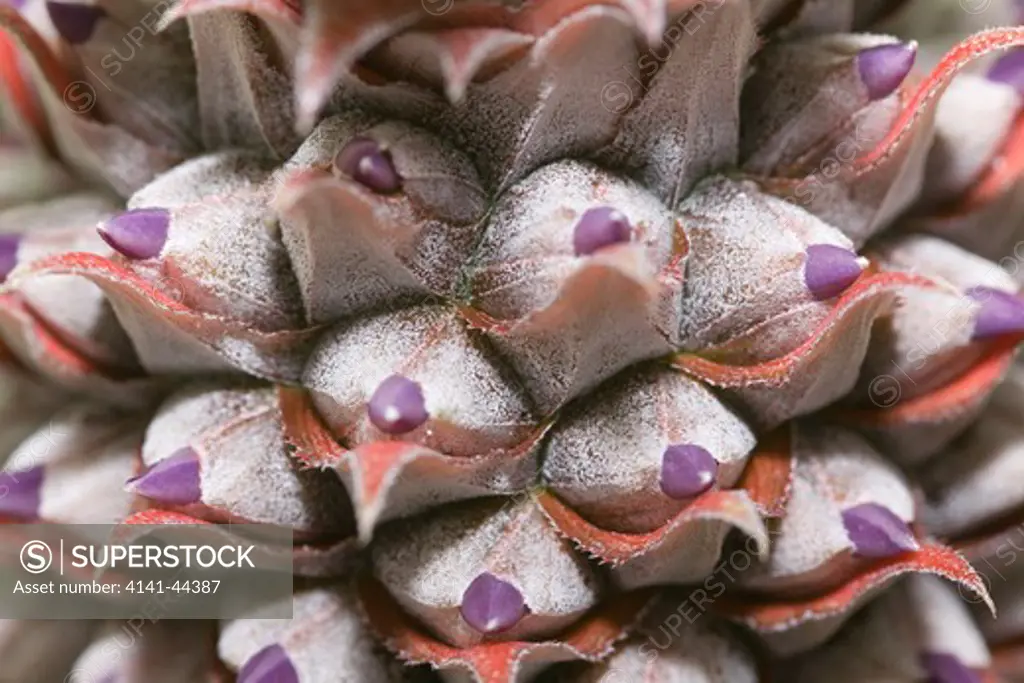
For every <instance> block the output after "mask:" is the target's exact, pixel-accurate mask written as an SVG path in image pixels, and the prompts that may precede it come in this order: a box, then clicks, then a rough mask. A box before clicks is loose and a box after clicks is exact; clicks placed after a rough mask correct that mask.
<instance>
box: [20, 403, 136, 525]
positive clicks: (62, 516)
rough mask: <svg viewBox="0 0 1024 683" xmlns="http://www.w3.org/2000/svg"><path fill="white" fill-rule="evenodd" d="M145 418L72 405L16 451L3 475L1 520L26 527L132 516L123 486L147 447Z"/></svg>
mask: <svg viewBox="0 0 1024 683" xmlns="http://www.w3.org/2000/svg"><path fill="white" fill-rule="evenodd" d="M143 426H144V419H140V417H139V416H138V415H132V414H127V415H126V414H123V413H119V412H117V411H113V410H111V409H109V408H105V407H102V406H88V405H72V406H71V407H69V408H66V409H65V410H63V411H61V412H60V413H58V414H57V415H55V416H54V417H53V418H52V419H51V420H49V421H48V422H47V424H46V425H45V426H42V427H41V428H40V429H38V430H37V431H36V432H34V433H33V434H32V435H31V436H29V437H28V438H27V439H25V440H24V441H23V442H22V443H21V444H20V445H19V446H18V447H17V448H16V449H14V452H13V453H11V455H10V457H9V458H8V459H7V462H6V464H5V465H4V467H3V471H2V473H0V486H3V490H4V496H3V497H2V498H0V517H2V518H3V519H4V520H7V521H14V522H18V523H21V524H26V523H31V522H37V521H46V522H54V523H79V524H114V523H117V522H120V521H121V519H123V518H124V517H125V516H127V515H128V512H129V509H130V506H131V498H132V497H131V494H129V493H127V492H125V491H124V490H123V482H124V480H125V479H127V478H128V477H129V476H130V475H131V474H132V470H133V469H134V466H135V462H136V460H137V458H138V451H139V448H140V447H141V445H142V430H143Z"/></svg>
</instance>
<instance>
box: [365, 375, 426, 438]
mask: <svg viewBox="0 0 1024 683" xmlns="http://www.w3.org/2000/svg"><path fill="white" fill-rule="evenodd" d="M367 412H368V413H369V415H370V422H372V423H373V425H374V426H375V427H376V428H377V429H379V430H381V431H382V432H385V433H387V434H405V433H406V432H411V431H412V430H414V429H416V428H417V427H419V426H420V425H421V424H423V423H424V422H426V421H427V418H428V417H430V415H429V414H428V413H427V406H426V401H425V399H424V398H423V389H422V388H421V387H420V385H419V384H417V383H416V382H414V381H412V380H411V379H408V378H407V377H402V376H401V375H391V376H390V377H388V378H387V379H385V380H384V381H383V382H381V383H380V384H379V385H378V386H377V390H376V391H375V392H373V396H371V397H370V402H369V404H368V405H367Z"/></svg>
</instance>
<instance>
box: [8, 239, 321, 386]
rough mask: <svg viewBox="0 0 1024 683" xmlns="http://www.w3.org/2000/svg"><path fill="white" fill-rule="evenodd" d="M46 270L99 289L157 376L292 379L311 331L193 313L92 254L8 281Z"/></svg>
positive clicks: (52, 261)
mask: <svg viewBox="0 0 1024 683" xmlns="http://www.w3.org/2000/svg"><path fill="white" fill-rule="evenodd" d="M48 274H58V275H81V276H83V277H85V278H87V279H89V280H90V281H92V282H94V283H96V284H97V285H98V286H99V287H100V288H101V289H103V291H104V293H106V295H107V298H108V299H109V300H110V302H111V305H112V306H113V307H114V312H115V313H116V314H117V317H118V320H120V322H121V324H122V326H123V327H124V328H125V331H126V332H127V333H128V336H129V337H130V338H131V340H132V343H133V344H134V345H135V349H136V351H137V353H138V354H139V360H140V362H141V363H142V365H143V367H145V368H146V369H147V370H149V371H150V372H153V373H157V374H160V373H167V372H175V373H183V372H184V373H189V372H210V371H215V372H224V371H230V370H232V369H239V370H243V371H245V372H248V373H250V374H252V375H255V376H257V377H264V378H267V379H274V380H281V381H286V382H295V381H296V380H297V379H298V377H299V375H300V374H301V372H302V366H303V364H304V361H305V358H306V356H307V355H308V352H309V348H310V345H311V343H312V340H313V338H314V336H315V334H316V332H317V331H316V330H313V329H306V330H283V331H277V332H263V331H260V330H257V329H254V328H252V327H250V326H248V325H245V324H242V323H239V322H237V321H234V320H229V319H226V318H223V317H220V316H216V315H211V314H209V313H203V312H200V311H197V310H195V309H193V308H190V307H189V306H186V305H185V304H183V303H181V301H180V300H179V298H176V297H175V295H173V294H169V293H168V292H167V291H166V290H165V289H164V288H162V287H161V286H160V285H157V284H154V281H153V280H151V279H148V278H145V277H142V276H140V275H139V274H138V273H137V272H135V270H133V269H129V268H127V267H125V266H124V265H122V264H120V263H117V262H115V261H112V260H110V259H106V258H103V257H100V256H96V255H94V254H86V253H70V254H62V255H59V256H54V257H48V258H44V259H40V260H39V261H36V262H34V263H32V264H31V265H30V266H27V267H26V268H24V269H22V270H21V271H19V272H18V273H17V274H16V275H15V277H14V278H12V279H11V281H10V282H11V284H12V286H17V282H18V281H20V280H26V279H29V278H31V277H34V276H37V275H48ZM171 284H172V285H173V284H174V283H173V280H172V281H171ZM164 287H166V285H164ZM172 291H173V290H172ZM179 296H180V295H179Z"/></svg>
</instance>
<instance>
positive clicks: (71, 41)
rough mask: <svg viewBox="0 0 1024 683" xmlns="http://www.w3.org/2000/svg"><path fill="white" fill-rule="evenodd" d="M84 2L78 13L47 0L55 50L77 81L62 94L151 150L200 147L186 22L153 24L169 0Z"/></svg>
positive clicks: (75, 107) (72, 105) (182, 151)
mask: <svg viewBox="0 0 1024 683" xmlns="http://www.w3.org/2000/svg"><path fill="white" fill-rule="evenodd" d="M87 7H88V8H89V9H87V10H81V9H79V10H78V12H79V15H78V16H77V17H76V15H75V14H74V10H73V9H72V10H71V11H70V12H69V11H68V10H67V9H66V8H67V5H65V4H62V3H59V2H56V3H46V14H47V15H48V19H49V20H50V21H51V23H52V24H53V26H54V28H55V29H56V33H57V35H58V41H57V42H59V43H60V54H61V56H62V57H63V58H64V60H65V63H66V64H68V68H69V71H70V72H71V73H72V74H74V76H75V77H77V78H78V79H79V80H77V81H75V84H74V85H76V86H77V87H73V88H72V89H71V90H65V91H64V92H63V93H62V96H63V99H64V104H65V105H66V106H67V107H68V109H70V110H71V111H72V112H74V113H76V114H77V113H88V114H89V115H90V116H92V117H95V118H96V120H100V121H104V122H105V123H108V124H110V125H112V126H116V127H117V128H118V129H120V130H122V131H124V132H125V133H127V134H129V135H131V136H133V137H135V138H137V139H138V140H140V141H142V142H144V143H145V144H147V145H149V146H152V147H153V148H154V149H159V150H163V151H165V153H169V154H175V155H177V156H179V157H182V158H185V157H188V156H190V155H193V154H195V153H197V152H198V151H199V149H200V146H199V145H200V142H199V140H198V139H197V136H196V128H197V124H198V122H199V115H198V110H197V107H196V63H195V59H194V58H193V55H192V49H191V47H192V45H191V42H190V36H189V31H188V30H187V28H186V27H185V26H184V25H178V26H173V27H171V28H165V29H164V30H162V31H160V30H158V25H159V24H160V20H161V16H162V13H163V11H164V10H165V9H166V8H167V7H168V3H166V2H124V1H123V0H95V2H93V3H91V4H89V5H88V6H87ZM83 11H84V12H87V13H88V14H86V15H85V16H81V13H82V12H83ZM69 14H70V16H69ZM72 98H74V99H72Z"/></svg>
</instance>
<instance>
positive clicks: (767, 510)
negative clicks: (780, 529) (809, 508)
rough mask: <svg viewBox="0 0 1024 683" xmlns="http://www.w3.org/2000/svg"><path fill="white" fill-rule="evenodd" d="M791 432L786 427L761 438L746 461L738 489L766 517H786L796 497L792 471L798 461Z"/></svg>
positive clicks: (737, 485)
mask: <svg viewBox="0 0 1024 683" xmlns="http://www.w3.org/2000/svg"><path fill="white" fill-rule="evenodd" d="M791 436H792V433H791V431H790V430H789V428H788V427H786V426H783V427H780V428H779V429H776V430H773V431H772V432H769V433H768V434H766V435H764V436H762V437H761V438H760V439H758V441H757V445H756V446H755V447H754V451H753V452H752V453H751V454H750V457H749V459H748V460H747V466H746V467H745V468H744V470H743V474H742V475H741V476H740V479H739V481H738V482H737V483H736V488H738V489H742V490H744V491H746V492H747V495H748V496H749V497H750V499H751V500H752V501H754V504H755V505H756V506H757V509H758V511H759V512H760V513H761V515H762V516H764V517H771V518H779V517H782V516H783V515H785V514H786V504H787V503H789V498H790V496H792V495H793V476H794V475H793V470H794V469H795V468H796V458H795V457H794V456H793V450H792V446H791Z"/></svg>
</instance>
